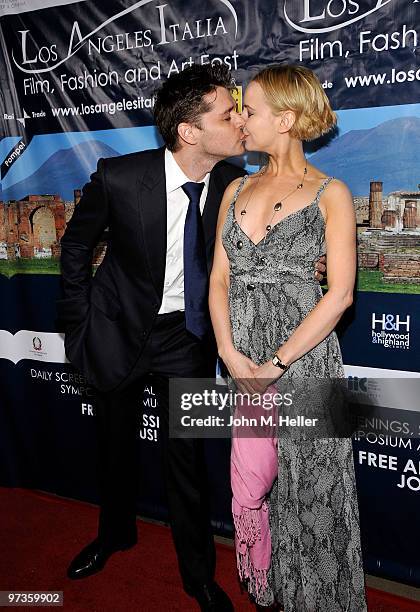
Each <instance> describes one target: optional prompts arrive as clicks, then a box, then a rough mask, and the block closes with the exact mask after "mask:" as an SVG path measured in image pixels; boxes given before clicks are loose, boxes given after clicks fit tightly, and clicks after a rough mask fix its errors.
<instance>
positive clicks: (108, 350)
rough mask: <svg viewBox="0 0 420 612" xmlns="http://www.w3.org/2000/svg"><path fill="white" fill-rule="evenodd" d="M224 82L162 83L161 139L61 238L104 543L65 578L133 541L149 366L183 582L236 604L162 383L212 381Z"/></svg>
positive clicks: (211, 77) (187, 75) (198, 479)
mask: <svg viewBox="0 0 420 612" xmlns="http://www.w3.org/2000/svg"><path fill="white" fill-rule="evenodd" d="M231 87H232V82H231V77H230V74H229V71H228V70H227V69H226V68H225V67H221V66H218V67H210V66H192V67H191V68H187V69H186V70H184V71H183V72H182V73H180V74H178V75H174V76H172V77H170V78H169V79H168V80H167V81H166V83H165V84H164V85H163V86H162V87H161V89H160V90H159V92H158V95H157V100H156V104H155V120H156V124H157V126H158V128H159V130H160V132H161V134H162V137H163V139H164V141H165V144H166V147H164V148H161V149H156V150H148V151H143V152H139V153H133V154H129V155H123V156H121V157H117V158H111V159H101V160H99V162H98V168H97V171H96V172H95V173H94V174H92V176H91V180H90V182H89V183H87V185H85V187H84V189H83V196H82V198H81V200H80V202H79V204H78V205H77V206H76V208H75V211H74V214H73V217H72V219H71V221H70V222H69V224H68V227H67V229H66V232H65V234H64V236H63V238H62V240H61V249H62V254H61V270H62V287H63V298H62V299H60V300H59V301H58V314H59V319H60V320H61V321H62V322H63V327H64V329H65V332H66V336H65V347H66V354H67V356H68V358H69V360H70V361H71V363H72V364H73V365H74V366H75V367H76V368H77V369H78V370H80V371H81V372H83V373H84V374H85V376H86V378H87V380H88V381H89V382H90V384H91V385H93V386H94V388H95V389H96V397H97V399H96V416H97V422H98V441H99V450H100V463H99V465H100V488H101V494H102V499H101V508H100V517H99V529H98V537H97V538H96V539H95V540H94V541H93V542H91V543H90V544H89V545H88V546H87V547H86V548H85V549H83V550H82V551H81V553H79V554H78V555H77V557H76V558H75V559H74V560H73V561H72V563H71V564H70V567H69V570H68V576H69V577H70V578H72V579H75V578H83V577H86V576H89V575H91V574H94V573H95V572H97V571H100V570H101V569H102V568H103V567H104V565H105V563H106V561H107V560H108V558H109V556H110V555H111V554H112V553H114V552H115V551H118V550H125V549H127V548H129V547H131V546H133V545H134V544H135V543H136V541H137V532H136V504H135V501H136V492H135V486H134V482H135V471H134V470H135V450H136V409H137V407H138V400H139V397H140V396H141V393H142V390H143V388H144V385H145V377H146V376H147V375H149V374H150V373H151V374H153V390H154V392H155V393H156V395H157V400H158V404H159V408H160V416H161V419H160V420H161V433H162V443H163V447H164V457H165V483H166V491H167V497H168V506H169V512H170V519H171V527H172V534H173V538H174V543H175V548H176V552H177V556H178V563H179V568H180V573H181V577H182V581H183V585H184V589H185V591H186V592H187V593H188V594H189V595H191V596H193V597H195V598H196V599H197V601H198V603H199V605H200V608H201V610H212V611H216V610H217V611H227V610H233V607H232V604H231V602H230V599H229V598H228V596H227V595H226V594H225V593H224V591H223V590H222V589H221V588H220V587H219V586H218V585H217V583H215V582H214V570H215V549H214V542H213V536H212V533H211V527H210V520H209V516H208V514H207V509H208V503H207V493H208V492H207V484H206V477H205V466H204V456H203V445H202V440H194V439H180V438H179V439H175V438H169V435H168V429H169V426H168V384H169V383H168V381H169V378H171V377H189V378H192V377H208V376H212V375H214V364H215V357H216V352H215V347H214V344H213V343H212V334H211V326H210V321H209V316H208V306H207V284H208V274H209V271H210V268H211V264H212V256H213V247H214V240H215V230H216V222H217V216H218V209H219V205H220V202H221V199H222V195H223V192H224V190H225V188H226V187H227V185H228V184H229V183H230V182H231V181H232V180H233V179H235V178H237V177H238V176H240V175H242V174H243V173H244V172H243V170H241V169H240V168H238V167H236V166H233V165H231V164H229V163H226V162H224V161H222V160H223V159H224V158H226V157H230V156H234V155H240V154H242V153H243V151H244V147H243V134H242V129H241V128H242V125H243V121H242V118H241V116H240V115H238V114H237V113H236V112H235V104H234V101H233V98H232V96H231V94H230V90H231ZM107 227H108V228H109V238H108V245H107V251H106V255H105V258H104V260H103V262H102V264H101V265H100V266H99V268H98V270H97V272H96V274H95V276H94V277H93V278H92V277H91V266H92V255H93V249H94V247H95V246H96V244H97V243H98V241H99V239H100V237H101V235H102V234H103V231H104V230H105V228H107ZM321 268H322V266H321Z"/></svg>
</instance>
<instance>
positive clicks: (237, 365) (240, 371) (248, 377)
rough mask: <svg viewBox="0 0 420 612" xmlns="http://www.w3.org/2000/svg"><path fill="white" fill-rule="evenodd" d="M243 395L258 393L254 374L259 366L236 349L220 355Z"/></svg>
mask: <svg viewBox="0 0 420 612" xmlns="http://www.w3.org/2000/svg"><path fill="white" fill-rule="evenodd" d="M220 356H221V358H222V359H223V363H224V364H225V366H226V367H227V369H228V370H229V374H230V375H231V376H232V378H233V380H234V381H235V383H236V385H237V386H238V389H239V391H240V392H241V393H258V391H257V390H256V388H257V384H256V382H255V379H254V372H255V371H256V370H257V369H258V366H257V365H256V364H255V363H254V362H253V361H252V359H249V358H248V357H246V356H245V355H243V354H242V353H240V352H239V351H237V350H236V349H235V348H233V347H232V348H231V349H229V351H228V352H226V353H223V355H220Z"/></svg>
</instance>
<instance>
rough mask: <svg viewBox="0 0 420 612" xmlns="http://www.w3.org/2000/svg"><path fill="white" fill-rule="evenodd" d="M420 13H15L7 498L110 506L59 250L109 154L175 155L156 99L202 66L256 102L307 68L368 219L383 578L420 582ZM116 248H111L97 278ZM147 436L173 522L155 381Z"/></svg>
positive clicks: (1, 468) (360, 379) (218, 455)
mask: <svg viewBox="0 0 420 612" xmlns="http://www.w3.org/2000/svg"><path fill="white" fill-rule="evenodd" d="M419 13H420V3H419V2H418V0H360V1H355V0H278V1H275V0H273V1H271V2H267V1H266V0H204V1H203V2H188V1H187V0H166V1H165V2H162V1H161V0H141V1H139V2H134V1H133V0H112V1H111V0H101V2H98V1H95V0H81V1H71V0H70V1H58V0H0V84H1V87H0V126H1V131H0V163H1V191H0V296H1V299H0V379H1V389H0V485H3V486H19V487H22V486H23V487H34V488H38V489H43V490H46V491H51V492H54V493H57V494H59V495H64V496H70V497H75V498H79V499H83V500H88V501H92V502H95V501H97V499H98V495H97V488H96V457H95V453H96V448H95V397H94V393H93V391H92V389H91V388H90V387H89V385H88V384H87V382H86V381H85V380H84V378H83V376H82V375H81V374H80V373H78V372H76V371H74V370H73V368H72V367H71V365H70V364H69V363H68V362H67V360H66V357H65V354H64V347H63V337H62V336H61V335H60V334H59V333H57V330H56V328H55V318H56V313H55V299H56V298H57V296H58V293H59V281H60V277H59V275H60V270H59V255H60V239H61V237H62V235H63V233H64V231H65V228H66V224H67V223H68V221H69V219H70V218H71V216H72V214H73V211H74V209H75V207H76V206H77V205H78V202H79V199H80V195H81V188H82V187H83V185H84V184H85V183H86V182H87V180H88V179H89V176H90V174H91V173H92V171H93V170H94V169H95V167H96V162H97V160H98V158H100V157H112V156H116V155H121V154H125V153H129V152H132V151H137V150H143V149H147V148H151V147H156V146H159V145H160V144H161V140H160V137H159V135H158V133H157V131H156V129H155V127H154V126H153V119H152V109H153V97H154V93H155V91H156V89H157V87H158V86H159V85H160V83H162V81H163V80H164V79H166V78H167V77H168V76H169V75H171V74H174V73H176V72H178V71H180V70H182V69H183V68H185V67H186V66H189V65H191V64H192V63H199V64H208V63H222V64H226V65H227V66H229V68H231V70H232V72H233V75H234V78H235V81H236V85H237V89H236V97H237V100H238V104H239V105H240V101H241V96H242V93H243V89H244V88H245V87H246V85H247V82H248V81H249V79H250V77H251V76H252V75H253V74H255V73H256V72H257V71H258V70H259V69H261V68H263V67H264V66H266V65H268V64H271V63H276V62H279V63H293V64H298V65H305V66H307V67H309V68H311V69H313V70H314V71H315V72H316V74H317V75H318V77H319V79H320V80H321V83H322V85H323V87H324V88H325V91H326V93H327V94H328V96H329V98H330V100H331V103H332V106H333V108H334V109H335V110H336V111H337V114H338V130H337V133H336V134H335V136H334V138H333V139H329V141H328V143H326V142H318V143H311V146H310V147H308V150H307V154H308V157H309V159H310V161H311V162H312V163H314V164H315V165H316V166H318V167H319V168H321V169H322V170H323V171H324V172H325V173H327V174H329V175H334V176H336V177H338V178H340V179H342V180H344V181H345V182H346V183H347V184H348V185H349V186H350V189H351V190H352V193H353V196H354V206H355V210H356V215H357V236H358V264H359V265H358V281H357V283H358V284H357V295H356V299H355V304H354V306H353V307H352V309H351V311H349V312H348V313H346V316H345V319H344V321H342V323H341V324H340V330H339V331H340V341H341V347H342V351H343V357H344V362H345V364H346V374H347V376H348V386H349V389H350V390H351V391H352V392H353V393H354V394H355V396H357V397H358V398H359V400H360V405H361V406H364V410H361V411H360V415H359V424H358V425H359V426H358V433H357V434H356V436H355V439H354V460H355V467H356V474H357V482H358V491H359V503H360V511H361V527H362V538H363V552H364V562H365V569H366V571H367V572H369V573H372V574H376V575H380V576H384V577H388V578H392V579H396V580H401V581H403V582H407V583H412V584H416V585H417V586H420V554H419V551H418V546H417V543H418V542H419V541H420V524H419V521H418V516H419V514H420V428H419V426H418V423H417V416H418V411H419V409H420V408H419V402H420V400H419V397H420V392H419V391H420V388H419V385H418V384H416V383H418V382H419V381H420V375H419V369H420V368H419V366H420V159H419V158H420V153H419V151H420V96H419V91H420V62H419V59H420V42H419V37H420V28H419V26H418V24H419V23H420V19H419V16H420V15H419ZM234 161H235V163H238V164H242V165H245V166H246V167H247V168H248V169H249V170H250V171H254V170H255V169H256V168H257V167H256V165H255V157H254V158H253V157H252V155H250V156H249V157H248V156H244V158H243V159H237V160H234ZM121 214H122V215H123V214H124V202H121ZM104 249H106V234H105V235H104V237H103V240H102V242H101V243H100V244H99V245H98V247H97V249H96V251H95V255H94V262H93V263H94V269H95V268H96V267H97V266H98V265H100V262H101V260H102V258H103V254H104ZM138 438H139V443H138V454H139V470H138V478H139V483H140V495H139V499H138V509H139V512H140V513H142V514H144V515H147V516H151V517H155V518H159V519H165V518H166V507H165V501H164V495H163V490H162V481H161V468H160V453H159V418H158V411H157V406H156V398H155V396H154V395H153V380H150V385H148V386H147V388H146V389H145V393H144V396H142V397H139V413H138ZM207 454H208V465H209V474H210V481H211V488H212V500H213V509H212V516H213V520H214V525H215V528H216V530H218V531H219V532H220V533H224V534H231V533H232V523H231V516H230V490H229V440H209V441H208V444H207Z"/></svg>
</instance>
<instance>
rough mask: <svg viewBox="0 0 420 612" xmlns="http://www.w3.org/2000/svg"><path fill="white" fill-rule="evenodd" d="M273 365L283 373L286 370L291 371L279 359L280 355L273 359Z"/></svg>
mask: <svg viewBox="0 0 420 612" xmlns="http://www.w3.org/2000/svg"><path fill="white" fill-rule="evenodd" d="M271 363H272V364H273V365H275V366H277V367H278V368H280V369H281V370H283V372H285V371H286V370H288V369H289V366H288V365H285V364H284V363H283V362H282V361H281V359H279V357H278V355H277V354H275V355H274V357H273V359H272V360H271Z"/></svg>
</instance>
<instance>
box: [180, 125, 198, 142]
mask: <svg viewBox="0 0 420 612" xmlns="http://www.w3.org/2000/svg"><path fill="white" fill-rule="evenodd" d="M178 136H179V138H180V139H181V140H183V141H184V142H186V143H187V144H189V145H195V144H197V128H196V126H195V125H192V124H191V123H179V124H178Z"/></svg>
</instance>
